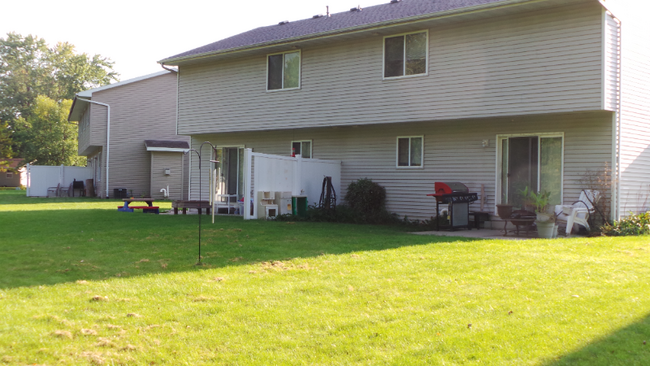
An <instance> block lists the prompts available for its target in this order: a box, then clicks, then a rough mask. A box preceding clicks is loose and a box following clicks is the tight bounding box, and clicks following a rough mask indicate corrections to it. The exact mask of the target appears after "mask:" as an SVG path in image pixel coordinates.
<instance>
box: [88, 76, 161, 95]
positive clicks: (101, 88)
mask: <svg viewBox="0 0 650 366" xmlns="http://www.w3.org/2000/svg"><path fill="white" fill-rule="evenodd" d="M169 73H171V71H168V70H163V71H158V72H155V73H153V74H148V75H143V76H138V77H136V78H133V79H128V80H124V81H119V82H117V83H114V84H109V85H104V86H100V87H99V88H95V89H90V90H84V91H82V92H80V93H77V96H78V97H81V98H92V96H93V93H95V92H98V91H102V90H106V89H112V88H116V87H118V86H123V85H126V84H131V83H136V82H138V81H142V80H146V79H151V78H155V77H156V76H161V75H165V74H169Z"/></svg>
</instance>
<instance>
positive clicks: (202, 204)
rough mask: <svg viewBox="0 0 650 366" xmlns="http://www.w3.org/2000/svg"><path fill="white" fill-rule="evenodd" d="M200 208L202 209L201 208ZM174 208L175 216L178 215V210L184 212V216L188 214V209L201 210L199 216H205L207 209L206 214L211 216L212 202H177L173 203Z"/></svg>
mask: <svg viewBox="0 0 650 366" xmlns="http://www.w3.org/2000/svg"><path fill="white" fill-rule="evenodd" d="M199 206H200V207H199ZM172 208H173V209H174V215H178V209H179V208H180V209H182V210H183V215H186V214H187V209H188V208H196V209H198V210H199V215H201V214H203V212H202V211H203V209H205V214H206V215H209V214H210V201H187V200H176V201H173V202H172Z"/></svg>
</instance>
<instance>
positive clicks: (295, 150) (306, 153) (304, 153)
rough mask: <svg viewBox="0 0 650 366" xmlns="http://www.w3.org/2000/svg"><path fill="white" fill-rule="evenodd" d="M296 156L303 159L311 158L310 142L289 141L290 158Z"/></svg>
mask: <svg viewBox="0 0 650 366" xmlns="http://www.w3.org/2000/svg"><path fill="white" fill-rule="evenodd" d="M297 155H300V156H301V157H303V158H308V159H309V158H311V140H306V141H291V156H297Z"/></svg>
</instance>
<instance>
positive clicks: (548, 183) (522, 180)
mask: <svg viewBox="0 0 650 366" xmlns="http://www.w3.org/2000/svg"><path fill="white" fill-rule="evenodd" d="M497 144H498V145H497V146H498V149H499V164H498V168H497V169H499V171H498V172H497V177H499V178H498V180H499V181H498V182H497V183H498V187H497V189H498V191H499V192H500V197H499V201H500V203H509V204H511V205H513V206H515V207H522V206H523V200H524V197H523V194H522V192H523V191H524V190H525V189H526V188H528V190H529V191H533V192H549V193H550V204H552V205H558V204H561V203H562V180H563V169H564V167H563V160H564V135H563V134H562V133H556V134H531V135H499V136H497Z"/></svg>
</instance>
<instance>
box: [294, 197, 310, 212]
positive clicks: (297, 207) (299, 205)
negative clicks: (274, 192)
mask: <svg viewBox="0 0 650 366" xmlns="http://www.w3.org/2000/svg"><path fill="white" fill-rule="evenodd" d="M291 213H292V214H293V215H294V216H298V217H305V216H307V196H293V197H291Z"/></svg>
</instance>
